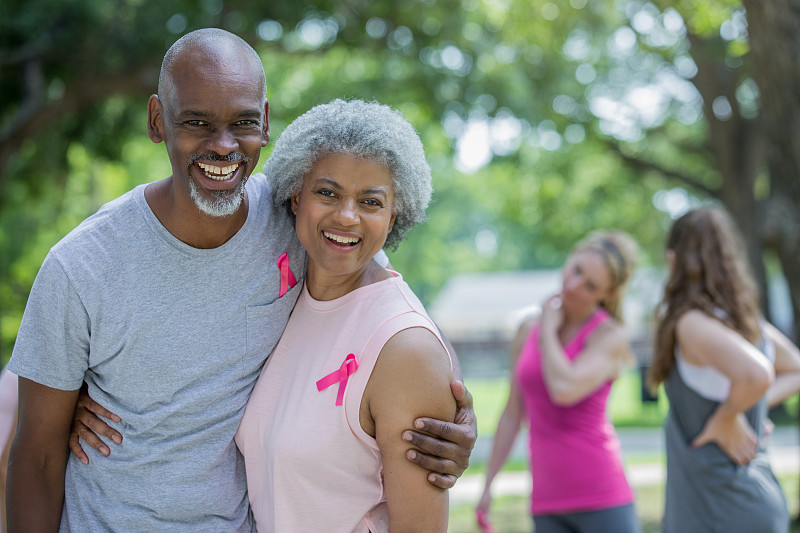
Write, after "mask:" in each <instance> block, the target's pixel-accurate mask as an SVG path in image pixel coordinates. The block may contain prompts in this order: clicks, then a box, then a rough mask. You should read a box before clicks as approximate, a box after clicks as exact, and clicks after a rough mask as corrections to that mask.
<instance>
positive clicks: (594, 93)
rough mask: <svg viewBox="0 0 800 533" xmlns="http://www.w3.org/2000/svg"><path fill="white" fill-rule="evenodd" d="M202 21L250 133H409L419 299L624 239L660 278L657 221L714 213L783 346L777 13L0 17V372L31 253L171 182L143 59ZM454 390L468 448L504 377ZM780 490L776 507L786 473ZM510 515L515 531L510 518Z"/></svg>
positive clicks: (1, 7)
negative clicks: (419, 193)
mask: <svg viewBox="0 0 800 533" xmlns="http://www.w3.org/2000/svg"><path fill="white" fill-rule="evenodd" d="M209 26H215V27H222V28H225V29H228V30H230V31H233V32H235V33H237V34H239V35H241V36H242V37H243V38H245V39H246V40H247V41H248V42H249V43H251V44H252V45H253V46H254V48H255V49H256V50H257V51H258V52H259V53H260V54H261V56H262V58H263V63H264V68H265V71H266V75H267V82H268V98H269V101H270V122H271V126H272V135H273V138H277V136H279V135H280V133H281V131H282V130H283V128H284V127H285V126H286V124H288V123H289V122H290V121H291V120H293V119H294V118H295V117H297V116H298V115H299V114H301V113H302V112H304V111H305V110H307V109H308V108H310V107H311V106H313V105H315V104H318V103H323V102H327V101H329V100H331V99H333V98H336V97H358V98H363V99H368V100H378V101H380V102H383V103H386V104H389V105H391V106H393V107H396V108H398V109H399V110H401V111H402V112H403V113H404V115H405V116H406V118H408V119H409V120H410V121H411V122H412V124H414V126H415V127H416V128H417V129H418V131H419V133H420V135H421V137H422V139H423V142H424V144H425V147H426V150H427V155H428V160H429V163H430V165H431V167H432V169H433V174H434V185H435V189H436V192H435V197H434V203H433V204H432V206H431V207H430V209H429V218H430V220H429V222H428V223H427V224H425V225H423V226H420V227H418V228H415V229H414V230H412V231H411V232H410V234H409V238H408V240H407V241H406V242H404V243H403V244H402V246H401V247H400V249H399V250H398V251H397V252H395V253H392V254H391V256H390V258H391V261H392V263H393V265H394V266H395V267H396V268H397V269H398V270H399V271H401V272H402V273H403V274H404V276H405V278H406V279H407V280H408V281H409V283H410V284H411V286H412V287H413V288H414V290H415V291H416V292H417V294H418V295H419V296H420V298H421V299H422V300H423V302H424V303H426V304H430V303H431V302H432V301H433V300H434V299H435V297H436V296H437V294H438V293H439V291H440V289H441V288H442V287H443V286H444V284H445V283H446V282H447V281H448V280H449V279H450V278H451V277H452V276H453V275H455V274H463V273H481V272H497V271H521V270H538V269H552V268H556V267H558V266H559V265H560V264H561V263H562V262H563V260H564V259H565V257H566V255H567V253H568V252H569V249H570V247H571V246H572V244H573V243H574V242H575V241H576V240H578V239H579V238H580V237H582V236H583V235H584V234H585V233H586V232H588V231H590V230H592V229H596V228H609V227H616V228H620V229H623V230H625V231H628V232H629V233H631V234H632V235H634V236H635V237H636V239H637V240H638V241H639V243H640V245H641V248H642V256H641V261H642V263H643V264H644V265H650V266H655V267H659V266H661V265H662V253H663V252H662V244H663V239H664V233H665V230H666V228H667V227H668V226H669V224H670V222H671V220H672V219H673V218H674V217H676V216H678V215H680V214H681V213H683V212H685V211H686V210H687V209H689V208H690V207H692V206H694V205H698V204H700V203H702V202H707V201H716V202H719V203H721V204H723V205H724V206H725V207H726V208H727V209H728V210H729V211H730V212H731V213H732V214H733V216H734V218H735V219H736V221H737V223H738V224H739V227H740V230H741V231H742V234H743V237H744V245H745V247H746V252H747V253H748V256H749V258H750V260H751V265H752V267H753V272H754V274H755V276H756V278H757V279H758V281H759V283H760V284H761V286H762V288H765V287H766V282H767V279H772V278H777V279H781V280H783V281H782V285H781V287H783V289H782V290H783V291H784V293H788V295H789V297H788V298H785V300H786V301H787V302H788V303H787V304H786V306H785V307H786V308H785V309H784V312H782V314H781V317H774V318H780V319H781V322H780V323H779V324H778V325H779V327H781V329H783V330H784V331H786V332H787V333H789V334H790V335H793V333H794V332H796V331H798V327H797V325H798V320H800V312H798V309H800V87H798V83H800V62H798V60H797V58H798V57H800V6H798V2H797V0H773V1H770V2H760V1H758V0H745V1H740V0H705V1H702V2H700V1H697V0H651V1H646V0H595V1H591V2H590V1H588V0H563V1H561V0H559V1H556V0H392V1H389V0H340V1H332V0H317V1H309V0H305V1H303V0H272V1H270V2H251V1H245V0H191V1H190V0H160V1H157V2H156V1H150V0H3V1H2V2H1V3H0V363H2V364H5V363H6V362H7V360H8V358H9V357H10V355H11V350H12V347H13V343H14V339H15V336H16V333H17V329H18V327H19V323H20V320H21V317H22V312H23V309H24V306H25V302H26V300H27V296H28V293H29V291H30V287H31V284H32V283H33V280H34V277H35V275H36V273H37V271H38V268H39V266H40V264H41V262H42V260H43V258H44V256H45V254H46V253H47V251H48V249H49V248H50V246H52V245H53V244H54V243H55V242H56V241H57V240H58V239H60V238H61V237H62V236H63V235H65V234H66V233H67V232H68V231H70V230H71V229H72V228H73V227H75V226H76V225H77V224H78V223H79V222H80V221H81V220H82V219H83V218H85V217H86V216H88V215H89V214H91V213H93V212H94V211H96V210H97V208H98V207H99V206H100V205H102V204H103V203H105V202H107V201H108V200H110V199H112V198H114V197H116V196H118V195H120V194H122V193H123V192H125V191H127V190H129V189H130V188H132V187H133V186H135V185H137V184H139V183H144V182H149V181H153V180H157V179H161V178H164V177H167V176H168V175H169V174H170V167H169V164H168V161H167V158H166V154H165V152H164V148H163V146H160V145H155V144H152V143H151V142H150V141H149V140H148V139H147V137H146V130H145V119H146V114H145V110H146V101H147V97H148V96H149V95H150V94H151V93H152V92H154V91H155V89H156V82H157V77H158V69H159V66H160V60H161V57H162V56H163V53H164V52H165V51H166V49H167V48H168V47H169V46H170V45H171V44H172V43H173V42H174V41H175V40H176V39H177V38H178V37H180V36H181V35H183V34H184V33H186V32H188V31H191V30H193V29H196V28H201V27H209ZM269 151H270V146H268V147H267V148H266V149H265V150H264V152H263V153H262V161H263V160H264V159H266V157H267V156H268V155H269ZM650 291H651V292H652V293H655V294H657V293H659V292H660V286H657V285H656V284H654V285H653V286H652V287H651V288H650ZM770 296H771V295H770V293H769V292H768V291H767V290H762V307H763V309H764V312H765V314H766V315H767V316H770V314H771V313H772V311H773V309H774V306H771V305H770V302H769V299H770ZM784 297H785V294H784ZM532 303H533V302H532ZM468 384H469V386H470V389H471V390H472V392H473V394H474V395H475V396H476V398H481V400H480V403H476V406H477V407H478V409H479V410H480V411H482V412H483V413H484V414H480V413H479V415H480V416H479V420H484V421H486V422H483V424H484V425H485V426H486V427H483V428H482V434H487V432H488V433H490V432H491V431H493V429H494V425H493V421H494V420H496V417H497V416H498V415H499V410H500V409H501V408H502V405H503V402H504V401H505V389H503V387H504V386H505V385H504V381H502V380H499V381H492V380H488V381H480V380H475V381H468ZM639 387H640V384H639V382H638V381H637V380H636V376H635V375H633V374H632V375H631V376H628V377H626V378H625V379H623V380H621V382H620V383H619V384H618V385H617V386H616V387H615V393H614V394H615V397H616V398H618V399H619V398H622V400H617V401H613V402H612V407H611V413H612V417H613V419H614V421H615V423H617V424H621V425H655V426H657V425H658V424H659V423H660V420H661V418H662V417H663V413H664V410H665V409H666V406H665V405H664V401H663V398H661V399H659V402H656V403H649V404H644V403H642V402H641V401H640V398H639V393H640V388H639ZM617 391H619V392H617ZM626 391H627V392H626ZM788 413H789V414H790V416H791V417H796V416H797V415H796V413H797V408H796V399H794V400H793V403H790V405H789V409H788ZM787 484H788V485H787ZM785 486H791V487H790V490H787V493H788V494H789V497H790V501H792V502H793V503H792V509H793V512H796V510H797V503H796V500H797V498H798V496H797V490H796V486H797V478H796V476H794V477H792V478H791V479H789V480H788V481H786V484H785ZM651 492H652V491H651ZM654 494H655V496H654V497H653V500H654V501H655V502H657V501H658V500H659V499H660V497H661V496H660V493H658V491H657V490H655V492H654ZM646 505H647V504H646ZM510 507H511V508H513V509H521V510H522V516H523V522H524V521H525V520H526V517H525V513H524V507H525V504H524V501H523V502H522V503H519V502H517V501H516V500H515V501H514V502H512V504H510ZM650 507H652V508H653V509H654V510H653V511H652V513H651V514H652V515H653V517H655V518H653V520H654V521H657V516H658V513H659V510H658V509H659V508H658V504H657V503H655V504H654V505H653V506H650ZM648 509H649V507H648ZM648 512H649V511H648ZM465 513H466V518H464V519H463V520H466V521H470V520H471V517H470V515H469V510H467V511H465ZM454 516H455V523H456V524H458V523H459V520H461V519H460V518H459V515H458V514H456V515H454ZM470 523H471V522H470ZM654 523H656V522H654ZM470 527H471V526H470ZM653 527H656V526H653Z"/></svg>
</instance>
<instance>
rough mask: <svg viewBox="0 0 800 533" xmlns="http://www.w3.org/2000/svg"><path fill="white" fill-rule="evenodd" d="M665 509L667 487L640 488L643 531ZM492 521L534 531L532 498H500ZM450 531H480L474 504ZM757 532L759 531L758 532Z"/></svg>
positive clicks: (794, 500) (791, 490) (799, 532)
mask: <svg viewBox="0 0 800 533" xmlns="http://www.w3.org/2000/svg"><path fill="white" fill-rule="evenodd" d="M798 482H800V478H798V476H788V477H782V478H781V484H782V485H783V490H784V493H785V494H786V500H787V501H788V502H789V511H790V513H791V515H792V516H793V517H794V516H797V512H798V490H797V487H798ZM663 510H664V487H663V486H662V485H648V486H643V487H636V511H637V514H638V515H639V520H640V521H641V524H642V533H658V532H659V531H660V522H661V514H662V512H663ZM492 523H493V524H494V526H495V531H496V533H531V532H532V531H533V521H532V520H531V517H530V515H529V512H528V498H527V497H522V496H519V497H518V496H509V497H505V498H498V499H496V500H494V501H493V502H492ZM447 531H448V532H449V533H478V532H479V531H480V530H479V529H478V527H477V525H475V515H474V507H473V506H472V505H460V506H457V507H453V508H451V509H450V527H448V529H447ZM791 531H792V533H800V526H798V524H797V523H796V522H795V523H793V524H792V529H791ZM754 533H755V532H754Z"/></svg>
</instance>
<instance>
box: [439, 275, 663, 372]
mask: <svg viewBox="0 0 800 533" xmlns="http://www.w3.org/2000/svg"><path fill="white" fill-rule="evenodd" d="M663 279H664V274H663V272H661V271H659V270H655V269H648V268H640V269H638V270H637V272H636V273H635V274H634V277H633V279H632V280H631V284H630V287H629V288H628V291H627V293H626V296H625V299H624V301H623V313H624V317H625V322H626V324H627V325H628V327H629V328H630V330H631V334H632V337H633V341H634V352H635V353H636V357H637V359H638V360H639V364H640V365H641V366H645V365H646V364H647V361H648V360H649V358H650V353H651V347H650V344H651V339H650V331H651V328H650V324H651V323H652V320H651V318H652V315H653V311H654V309H655V307H656V305H657V304H658V302H659V300H660V299H661V294H662V288H663ZM560 287H561V270H530V271H519V272H488V273H477V274H459V275H456V276H453V277H452V278H451V279H450V280H449V281H448V282H447V283H446V284H445V286H444V287H443V288H442V290H441V291H440V292H439V294H438V295H437V296H436V298H435V299H434V300H433V302H432V303H431V305H429V306H428V312H429V313H430V315H431V318H433V320H434V321H435V322H436V323H437V324H438V326H439V327H440V328H441V330H442V331H443V332H444V334H445V335H446V336H447V338H448V339H449V340H450V342H451V343H452V344H453V346H454V347H455V349H456V352H457V353H458V357H459V360H460V361H461V365H462V367H463V370H464V374H465V376H466V377H498V376H501V375H505V374H506V373H507V371H508V359H509V354H508V350H509V347H510V344H511V340H512V339H513V337H514V334H515V333H516V331H517V328H518V327H519V324H520V322H521V320H522V319H523V318H524V317H526V316H528V315H530V314H533V313H538V311H539V306H540V304H541V302H543V301H544V300H545V299H546V298H548V297H549V296H550V295H552V294H553V293H555V292H556V291H557V290H559V289H560Z"/></svg>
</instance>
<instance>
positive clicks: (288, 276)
mask: <svg viewBox="0 0 800 533" xmlns="http://www.w3.org/2000/svg"><path fill="white" fill-rule="evenodd" d="M278 269H280V271H281V292H280V293H279V294H278V298H280V297H281V296H283V295H284V294H286V293H287V292H288V291H289V289H291V288H292V287H294V286H295V285H297V280H296V279H295V278H294V274H292V271H291V269H289V254H287V253H286V252H283V254H282V255H281V256H280V257H279V258H278Z"/></svg>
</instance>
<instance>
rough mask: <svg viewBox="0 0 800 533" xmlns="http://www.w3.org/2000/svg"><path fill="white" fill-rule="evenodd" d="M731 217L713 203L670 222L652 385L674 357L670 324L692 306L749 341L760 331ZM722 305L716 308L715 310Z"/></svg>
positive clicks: (755, 297) (669, 367) (755, 295)
mask: <svg viewBox="0 0 800 533" xmlns="http://www.w3.org/2000/svg"><path fill="white" fill-rule="evenodd" d="M741 249H742V248H741V239H740V237H739V234H738V232H737V231H736V227H735V225H734V222H733V220H732V219H731V218H730V216H728V214H727V213H726V212H725V211H724V210H722V209H720V208H718V207H702V208H698V209H694V210H692V211H689V212H688V213H686V214H685V215H683V216H682V217H680V218H679V219H678V220H676V221H675V223H674V224H673V226H672V230H671V231H670V233H669V237H668V238H667V250H668V251H670V252H671V253H672V254H674V255H673V258H672V269H671V270H672V271H671V272H670V276H669V280H668V281H667V284H666V286H665V287H664V297H663V299H662V301H661V305H660V306H659V309H658V311H657V317H656V322H657V324H656V336H655V350H654V356H653V363H652V366H651V367H650V371H649V373H648V378H647V382H648V385H649V386H650V387H651V388H652V389H655V388H656V387H658V385H659V384H660V383H661V382H663V381H664V380H665V379H667V376H668V375H669V372H670V370H672V367H673V365H674V363H675V325H676V324H677V322H678V319H679V318H680V317H681V316H682V315H683V314H684V313H685V312H687V311H689V310H691V309H699V310H701V311H703V312H704V313H706V314H708V315H709V316H712V317H715V318H718V319H719V320H721V321H722V322H723V323H724V324H725V325H727V326H728V327H729V328H731V329H733V330H734V331H736V332H738V333H739V334H740V335H742V336H743V337H744V338H746V339H747V340H749V341H750V342H755V341H757V340H758V338H759V337H760V331H759V326H758V321H759V316H760V315H759V310H758V291H757V289H756V285H755V283H754V282H753V278H752V277H751V275H750V272H749V269H748V267H747V264H746V260H745V258H744V257H743V255H742V254H741V253H740V252H739V250H741ZM720 311H721V312H720Z"/></svg>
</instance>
